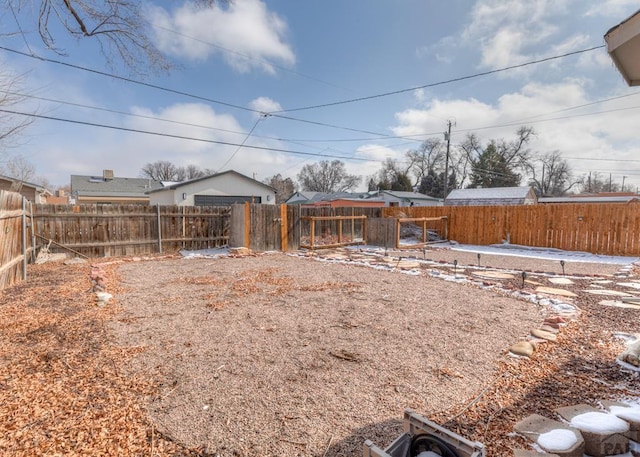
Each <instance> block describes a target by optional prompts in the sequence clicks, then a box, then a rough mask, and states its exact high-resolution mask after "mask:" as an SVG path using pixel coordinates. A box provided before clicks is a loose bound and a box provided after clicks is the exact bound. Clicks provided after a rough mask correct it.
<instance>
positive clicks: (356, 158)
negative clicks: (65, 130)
mask: <svg viewBox="0 0 640 457" xmlns="http://www.w3.org/2000/svg"><path fill="white" fill-rule="evenodd" d="M0 113H7V114H15V115H19V116H27V117H33V118H37V119H46V120H51V121H59V122H67V123H70V124H77V125H86V126H90V127H99V128H104V129H111V130H119V131H122V132H131V133H141V134H145V135H155V136H161V137H165V138H175V139H179V140H189V141H199V142H202V143H211V144H219V145H223V146H242V147H245V148H250V149H257V150H262V151H271V152H283V153H287V154H298V155H306V156H319V157H330V158H335V159H346V160H357V161H361V162H380V161H379V160H372V159H364V158H359V157H346V156H340V155H331V154H315V153H312V152H302V151H292V150H289V149H280V148H270V147H266V146H252V145H247V144H244V145H243V144H240V143H231V142H228V141H218V140H208V139H206V138H194V137H188V136H183V135H172V134H169V133H160V132H151V131H148V130H140V129H131V128H127V127H117V126H114V125H107V124H98V123H95V122H87V121H77V120H74V119H64V118H60V117H54V116H45V115H42V114H33V113H22V112H19V111H13V110H7V109H0Z"/></svg>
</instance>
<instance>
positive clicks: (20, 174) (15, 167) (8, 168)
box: [0, 155, 36, 182]
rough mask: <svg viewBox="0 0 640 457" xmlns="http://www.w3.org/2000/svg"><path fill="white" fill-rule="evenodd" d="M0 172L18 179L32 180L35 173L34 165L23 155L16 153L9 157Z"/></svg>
mask: <svg viewBox="0 0 640 457" xmlns="http://www.w3.org/2000/svg"><path fill="white" fill-rule="evenodd" d="M0 173H2V174H4V175H7V176H9V177H10V178H14V179H16V180H18V181H29V182H30V181H32V180H33V179H34V178H35V175H36V166H35V165H34V164H33V163H31V162H29V161H28V160H27V159H26V158H24V156H21V155H16V156H14V157H12V158H11V159H9V160H8V161H7V163H5V164H4V165H3V166H2V167H0Z"/></svg>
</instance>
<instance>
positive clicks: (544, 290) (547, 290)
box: [536, 287, 577, 297]
mask: <svg viewBox="0 0 640 457" xmlns="http://www.w3.org/2000/svg"><path fill="white" fill-rule="evenodd" d="M536 292H537V293H539V294H546V295H559V296H561V297H577V295H576V294H574V293H573V292H571V291H570V290H565V289H556V288H554V287H538V288H537V289H536Z"/></svg>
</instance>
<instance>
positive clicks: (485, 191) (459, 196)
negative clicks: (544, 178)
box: [447, 186, 531, 200]
mask: <svg viewBox="0 0 640 457" xmlns="http://www.w3.org/2000/svg"><path fill="white" fill-rule="evenodd" d="M530 191H531V187H529V186H519V187H489V188H482V189H478V188H473V189H454V190H452V191H451V192H450V193H449V195H448V196H447V200H472V199H473V200H493V199H495V200H498V199H519V198H522V199H524V198H526V197H527V195H528V194H529V192H530Z"/></svg>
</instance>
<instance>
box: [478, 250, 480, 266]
mask: <svg viewBox="0 0 640 457" xmlns="http://www.w3.org/2000/svg"><path fill="white" fill-rule="evenodd" d="M478 266H480V253H479V252H478Z"/></svg>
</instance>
